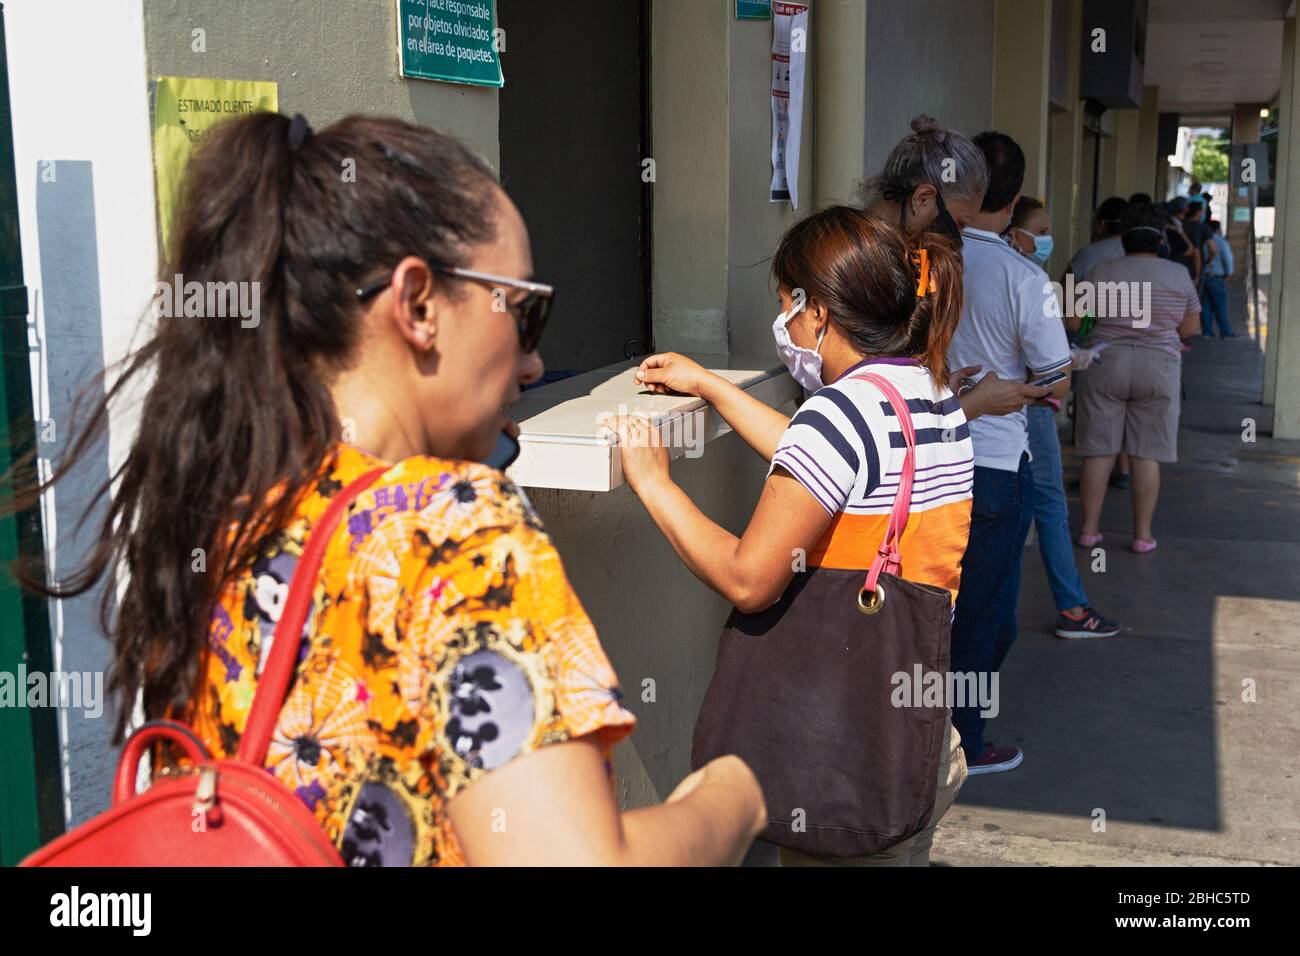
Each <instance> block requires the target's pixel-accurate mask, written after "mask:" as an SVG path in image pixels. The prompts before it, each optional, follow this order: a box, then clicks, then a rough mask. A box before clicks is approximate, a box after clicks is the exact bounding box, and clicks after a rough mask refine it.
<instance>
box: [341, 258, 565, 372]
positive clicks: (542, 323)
mask: <svg viewBox="0 0 1300 956" xmlns="http://www.w3.org/2000/svg"><path fill="white" fill-rule="evenodd" d="M429 268H430V269H432V270H433V271H434V272H438V273H441V274H442V275H445V276H451V277H452V278H453V279H464V280H465V281H467V282H480V283H482V284H484V285H489V286H492V287H493V289H494V291H495V290H497V289H501V288H502V287H505V288H507V289H521V290H523V291H524V292H526V293H527V295H525V296H524V297H523V298H522V299H520V300H519V301H518V302H515V303H513V304H510V305H508V306H507V307H508V308H509V309H510V310H511V311H512V312H514V313H515V315H516V317H517V322H518V327H519V347H520V348H521V349H523V350H524V353H525V354H527V353H529V352H535V351H537V345H538V343H539V342H540V341H541V339H542V330H543V329H544V328H546V319H547V316H549V315H550V314H551V305H552V303H554V302H555V289H554V287H552V286H549V285H546V284H544V283H541V282H529V281H527V280H526V279H509V278H506V277H505V276H497V275H492V274H491V273H489V272H475V271H474V270H473V269H462V268H460V267H459V266H439V265H434V264H432V263H430V265H429ZM392 281H393V275H392V273H389V274H388V276H387V277H386V278H384V279H379V280H377V281H375V282H372V283H370V284H369V285H366V286H362V287H361V288H360V289H357V298H358V299H360V300H361V301H362V302H364V301H365V300H366V299H368V298H370V297H371V296H372V295H377V294H378V293H380V292H382V291H383V290H384V289H386V288H387V287H388V286H389V284H391V283H392Z"/></svg>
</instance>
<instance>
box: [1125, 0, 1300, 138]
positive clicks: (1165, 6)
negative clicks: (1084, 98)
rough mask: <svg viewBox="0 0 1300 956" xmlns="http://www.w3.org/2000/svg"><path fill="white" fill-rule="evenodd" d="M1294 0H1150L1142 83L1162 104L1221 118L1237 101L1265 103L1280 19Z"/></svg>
mask: <svg viewBox="0 0 1300 956" xmlns="http://www.w3.org/2000/svg"><path fill="white" fill-rule="evenodd" d="M1294 4H1295V0H1151V2H1150V6H1149V7H1148V12H1147V43H1146V69H1145V71H1144V75H1143V83H1144V84H1145V85H1147V86H1158V87H1159V88H1160V105H1159V109H1160V110H1161V111H1162V112H1173V113H1179V114H1182V117H1183V120H1182V121H1183V122H1184V123H1185V124H1187V123H1189V122H1190V123H1191V124H1194V125H1201V124H1204V125H1220V124H1223V123H1226V122H1228V121H1229V120H1230V119H1231V116H1232V111H1233V107H1234V105H1235V104H1237V103H1271V102H1273V101H1274V99H1275V98H1276V97H1277V92H1278V86H1279V84H1280V83H1281V81H1282V19H1283V18H1284V17H1285V16H1286V15H1287V13H1288V11H1290V10H1291V8H1292V7H1293V6H1294Z"/></svg>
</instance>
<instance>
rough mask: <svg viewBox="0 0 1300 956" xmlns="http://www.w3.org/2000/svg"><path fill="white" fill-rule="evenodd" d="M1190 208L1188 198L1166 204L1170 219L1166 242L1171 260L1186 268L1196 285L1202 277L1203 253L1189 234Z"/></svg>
mask: <svg viewBox="0 0 1300 956" xmlns="http://www.w3.org/2000/svg"><path fill="white" fill-rule="evenodd" d="M1188 206H1189V203H1188V202H1187V197H1186V196H1178V197H1176V198H1174V199H1171V200H1169V202H1167V203H1165V210H1166V211H1167V212H1168V214H1169V218H1168V221H1167V223H1166V225H1165V231H1164V233H1165V241H1166V242H1167V243H1168V244H1169V258H1170V259H1172V260H1173V261H1174V262H1177V263H1178V264H1179V265H1181V266H1182V267H1183V268H1185V269H1186V270H1187V273H1188V275H1190V276H1191V277H1192V283H1193V284H1195V283H1196V281H1197V280H1198V279H1199V278H1200V276H1201V251H1200V249H1199V248H1198V247H1197V245H1196V243H1195V242H1194V241H1193V237H1192V236H1190V235H1188V232H1187V209H1188Z"/></svg>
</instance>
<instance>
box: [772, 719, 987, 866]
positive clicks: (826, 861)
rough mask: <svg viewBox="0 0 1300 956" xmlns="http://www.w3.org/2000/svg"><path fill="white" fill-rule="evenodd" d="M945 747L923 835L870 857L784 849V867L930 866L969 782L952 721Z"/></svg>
mask: <svg viewBox="0 0 1300 956" xmlns="http://www.w3.org/2000/svg"><path fill="white" fill-rule="evenodd" d="M944 745H945V746H946V747H947V748H948V759H947V760H946V761H944V760H940V761H939V789H938V790H936V791H935V794H934V813H932V814H931V815H930V825H929V826H927V827H926V828H925V829H924V830H922V831H921V832H920V833H917V834H915V835H914V836H910V837H908V838H907V839H906V840H903V841H902V842H900V843H895V844H894V845H893V846H891V847H890V848H889V849H888V850H882V851H881V852H879V853H872V854H871V855H870V856H833V857H832V856H812V855H811V854H808V853H803V852H801V851H799V850H789V849H786V848H785V847H781V865H782V866H929V865H930V845H931V844H932V843H933V842H934V831H935V830H936V829H937V828H938V826H939V821H940V820H942V819H943V815H944V814H945V813H947V812H948V808H949V807H951V806H952V802H953V801H954V800H956V799H957V791H958V790H960V789H961V785H962V784H963V783H965V782H966V756H965V754H963V753H962V749H961V735H960V734H959V733H957V728H956V727H954V726H953V725H952V721H951V720H950V721H949V722H948V731H947V733H945V734H944Z"/></svg>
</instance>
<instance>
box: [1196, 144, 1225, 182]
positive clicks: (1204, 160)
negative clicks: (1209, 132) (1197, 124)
mask: <svg viewBox="0 0 1300 956" xmlns="http://www.w3.org/2000/svg"><path fill="white" fill-rule="evenodd" d="M1227 149H1228V143H1227V140H1223V139H1219V138H1217V137H1214V136H1198V137H1196V139H1195V140H1194V141H1193V143H1192V178H1193V179H1196V180H1198V181H1199V182H1202V183H1204V184H1205V185H1207V186H1208V185H1209V184H1210V183H1226V182H1227V181H1228V152H1227Z"/></svg>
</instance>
